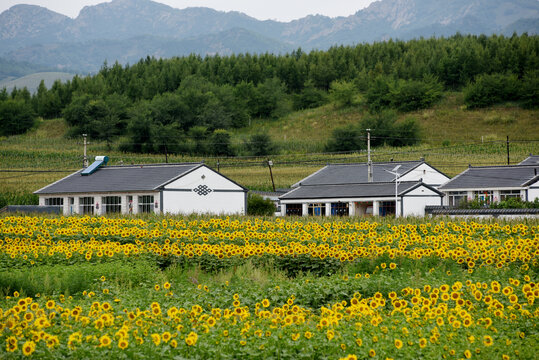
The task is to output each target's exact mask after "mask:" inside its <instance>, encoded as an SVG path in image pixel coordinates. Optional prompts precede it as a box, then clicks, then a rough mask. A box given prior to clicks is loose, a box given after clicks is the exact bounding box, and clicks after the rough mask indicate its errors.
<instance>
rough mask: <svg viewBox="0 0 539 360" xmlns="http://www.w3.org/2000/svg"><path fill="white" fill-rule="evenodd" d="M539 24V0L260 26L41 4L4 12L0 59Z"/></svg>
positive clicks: (150, 8)
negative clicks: (67, 11)
mask: <svg viewBox="0 0 539 360" xmlns="http://www.w3.org/2000/svg"><path fill="white" fill-rule="evenodd" d="M538 19H539V1H538V0H380V1H375V2H373V3H371V4H370V5H369V6H368V7H367V8H365V9H362V10H359V11H357V12H356V13H355V14H354V15H350V16H346V17H336V18H330V17H327V16H324V15H309V16H306V17H304V18H301V19H297V20H293V21H290V22H279V21H273V20H264V21H259V20H257V19H255V18H252V17H250V16H248V15H246V14H244V13H241V12H237V11H230V12H223V11H217V10H213V9H210V8H205V7H192V8H186V9H175V8H172V7H170V6H168V5H165V4H161V3H159V2H156V1H152V0H112V1H110V2H104V3H101V4H98V5H93V6H85V7H84V8H83V9H82V10H81V11H80V13H79V15H78V16H77V17H76V18H75V19H71V18H69V17H67V16H65V15H61V14H58V13H55V12H53V11H50V10H48V9H46V8H43V7H39V6H34V5H16V6H14V7H12V8H10V9H9V10H6V11H4V12H3V13H1V14H0V56H4V57H6V58H8V59H11V60H17V61H19V60H24V61H30V62H33V63H37V64H45V65H48V66H53V67H55V68H62V67H69V68H79V69H81V70H88V69H95V68H99V67H100V66H101V64H102V63H103V61H104V58H106V59H108V60H109V62H114V61H115V60H116V59H124V60H123V61H131V62H132V61H133V59H136V58H137V57H138V58H139V59H140V58H144V57H146V56H147V55H156V56H167V55H169V54H172V55H186V54H189V53H191V52H197V53H199V54H212V53H217V52H219V53H221V52H226V53H231V52H259V51H260V52H283V51H291V50H293V49H296V48H298V47H301V48H302V49H304V50H305V51H308V50H310V49H327V48H329V47H330V46H333V45H340V44H344V45H349V44H356V43H361V42H373V41H383V40H387V39H390V38H394V39H402V40H406V39H410V38H417V37H421V36H423V37H430V36H450V35H453V34H455V33H456V32H457V31H458V32H460V33H463V34H492V33H502V32H503V33H507V32H509V33H511V32H512V31H526V32H528V33H529V34H537V33H539V21H538ZM240 29H241V30H240ZM149 39H159V40H154V41H150V40H149ZM193 39H199V41H198V43H196V42H193ZM234 41H236V43H234ZM225 43H226V44H225ZM113 44H114V45H113ZM114 46H116V47H118V46H119V47H121V48H122V49H123V50H122V51H124V52H125V54H124V53H117V51H116V49H115V48H114Z"/></svg>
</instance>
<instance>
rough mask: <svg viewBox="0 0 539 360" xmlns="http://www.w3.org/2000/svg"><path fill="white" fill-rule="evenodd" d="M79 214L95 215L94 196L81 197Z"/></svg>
mask: <svg viewBox="0 0 539 360" xmlns="http://www.w3.org/2000/svg"><path fill="white" fill-rule="evenodd" d="M79 214H83V215H85V214H87V215H93V214H95V198H94V197H93V196H81V197H79Z"/></svg>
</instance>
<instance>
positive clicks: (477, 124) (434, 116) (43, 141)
mask: <svg viewBox="0 0 539 360" xmlns="http://www.w3.org/2000/svg"><path fill="white" fill-rule="evenodd" d="M461 98H462V95H461V94H460V93H448V94H446V96H445V98H444V99H443V100H442V101H441V102H440V103H439V104H438V105H436V106H434V107H431V108H429V109H425V110H421V111H417V112H413V113H409V114H407V115H401V116H400V119H401V120H402V119H404V118H405V117H408V116H412V117H415V118H416V119H417V120H418V122H419V123H420V125H421V129H422V138H423V143H422V144H421V145H417V146H412V147H403V148H391V147H381V148H375V149H373V159H374V160H375V161H388V160H390V159H394V160H417V159H418V158H420V157H424V158H425V160H426V161H427V162H429V163H430V164H432V165H433V166H435V167H437V168H438V169H439V170H441V171H443V172H445V173H447V174H448V175H450V176H454V175H456V174H458V173H460V172H461V171H463V170H464V169H465V168H466V167H467V166H468V164H472V165H476V166H477V165H493V164H505V163H506V162H507V153H506V142H505V139H506V136H507V135H509V137H510V160H511V163H512V164H515V163H518V162H520V161H521V160H522V159H524V158H525V157H527V156H528V155H529V154H530V153H534V154H538V153H539V136H538V135H537V131H536V130H537V128H539V111H538V110H523V109H521V108H519V107H516V106H512V105H511V104H505V105H501V106H496V107H492V108H487V109H482V110H465V109H464V107H463V106H462V100H461ZM364 115H365V114H364V113H363V112H362V111H360V110H359V109H353V108H352V109H348V110H336V109H334V108H333V106H332V105H326V106H323V107H320V108H316V109H311V110H303V111H299V112H294V113H292V114H290V115H289V116H287V117H285V118H282V119H280V120H275V121H272V122H264V123H263V122H258V121H254V122H252V124H251V126H250V127H248V128H246V129H242V130H238V131H235V132H234V133H233V140H232V142H233V144H235V146H241V144H242V142H243V140H244V139H245V137H246V135H248V134H251V133H256V132H260V131H264V132H267V133H269V134H270V135H271V137H272V139H273V140H274V141H275V142H277V143H278V144H279V147H280V148H281V151H280V154H278V155H272V156H267V157H262V158H252V157H248V158H223V157H221V158H219V159H217V158H212V157H207V156H199V157H192V156H180V155H169V157H168V161H169V162H187V161H201V160H204V161H205V162H206V163H207V164H208V165H210V166H212V167H215V168H217V166H218V165H217V162H218V161H219V169H220V171H222V172H223V173H224V174H225V175H227V176H229V177H231V178H232V179H233V180H235V181H237V182H239V183H240V184H242V185H245V186H247V187H248V188H250V189H259V190H262V189H265V190H270V189H271V182H270V179H269V172H268V168H267V165H266V164H265V159H268V158H270V159H272V160H273V162H274V168H273V175H274V178H275V183H276V186H277V187H278V188H286V187H289V186H290V185H292V184H293V183H295V182H297V181H299V180H300V179H302V178H303V177H305V176H307V175H309V174H311V173H312V172H313V171H315V170H316V169H318V168H320V167H322V166H323V165H325V164H326V163H342V162H363V161H366V153H365V151H363V152H355V153H349V154H322V153H320V152H321V149H323V147H324V144H325V142H326V141H327V138H328V136H329V134H330V133H331V131H332V130H333V129H334V128H335V127H337V126H344V125H349V124H354V123H357V121H358V120H359V119H360V118H361V117H362V116H364ZM67 130H68V128H67V126H66V124H65V122H64V121H63V120H62V119H54V120H46V121H42V122H40V123H39V124H38V126H37V127H36V128H35V129H34V130H32V131H30V132H29V133H27V134H25V135H19V136H12V137H9V138H4V139H2V140H1V143H0V144H1V150H0V157H1V158H2V161H1V162H0V171H2V173H1V178H2V180H1V182H2V189H3V190H2V191H3V196H8V197H10V198H12V199H21V197H25V196H26V197H27V196H28V195H25V194H28V193H31V192H33V191H35V190H37V189H39V188H41V187H43V186H45V185H47V184H49V183H51V182H53V181H56V180H58V179H60V178H62V177H64V176H65V175H67V174H69V172H71V171H74V170H76V169H79V168H80V167H81V163H82V141H81V139H79V138H77V139H68V138H66V136H65V135H66V132H67ZM116 145H117V143H116V144H112V146H111V147H110V148H109V146H108V145H107V144H106V143H105V142H96V141H91V142H90V144H89V146H88V154H89V156H90V158H93V157H94V156H96V155H103V154H106V155H108V156H109V157H110V158H111V162H110V163H111V164H113V165H117V164H121V163H124V164H129V163H162V162H165V156H164V155H156V154H153V155H152V154H132V153H123V152H119V151H118V150H117V149H116ZM8 169H10V170H13V169H18V170H21V171H23V172H19V173H13V172H4V171H6V170H8ZM24 171H44V172H37V173H36V172H28V173H26V172H24ZM19 201H20V200H19Z"/></svg>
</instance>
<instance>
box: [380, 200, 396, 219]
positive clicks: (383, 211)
mask: <svg viewBox="0 0 539 360" xmlns="http://www.w3.org/2000/svg"><path fill="white" fill-rule="evenodd" d="M379 214H380V216H389V215H395V201H381V202H380V208H379Z"/></svg>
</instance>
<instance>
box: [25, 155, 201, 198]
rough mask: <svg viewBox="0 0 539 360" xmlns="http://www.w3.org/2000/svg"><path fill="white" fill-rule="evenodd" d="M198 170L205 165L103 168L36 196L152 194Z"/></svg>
mask: <svg viewBox="0 0 539 360" xmlns="http://www.w3.org/2000/svg"><path fill="white" fill-rule="evenodd" d="M199 166H202V164H199V163H196V164H166V165H132V166H104V167H101V168H99V169H98V170H97V171H96V172H95V173H93V174H91V175H88V176H82V175H81V174H80V173H81V171H82V170H79V171H77V172H76V173H73V174H71V175H69V176H67V177H65V178H63V179H61V180H59V181H57V182H55V183H53V184H51V185H48V186H46V187H44V188H42V189H40V190H38V191H36V192H34V193H35V194H61V193H98V192H126V191H151V190H156V189H157V188H158V187H159V186H161V185H163V184H165V183H167V182H169V181H172V180H174V179H176V178H178V177H181V176H182V175H185V174H186V173H188V172H190V171H191V170H193V169H195V168H197V167H199Z"/></svg>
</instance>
